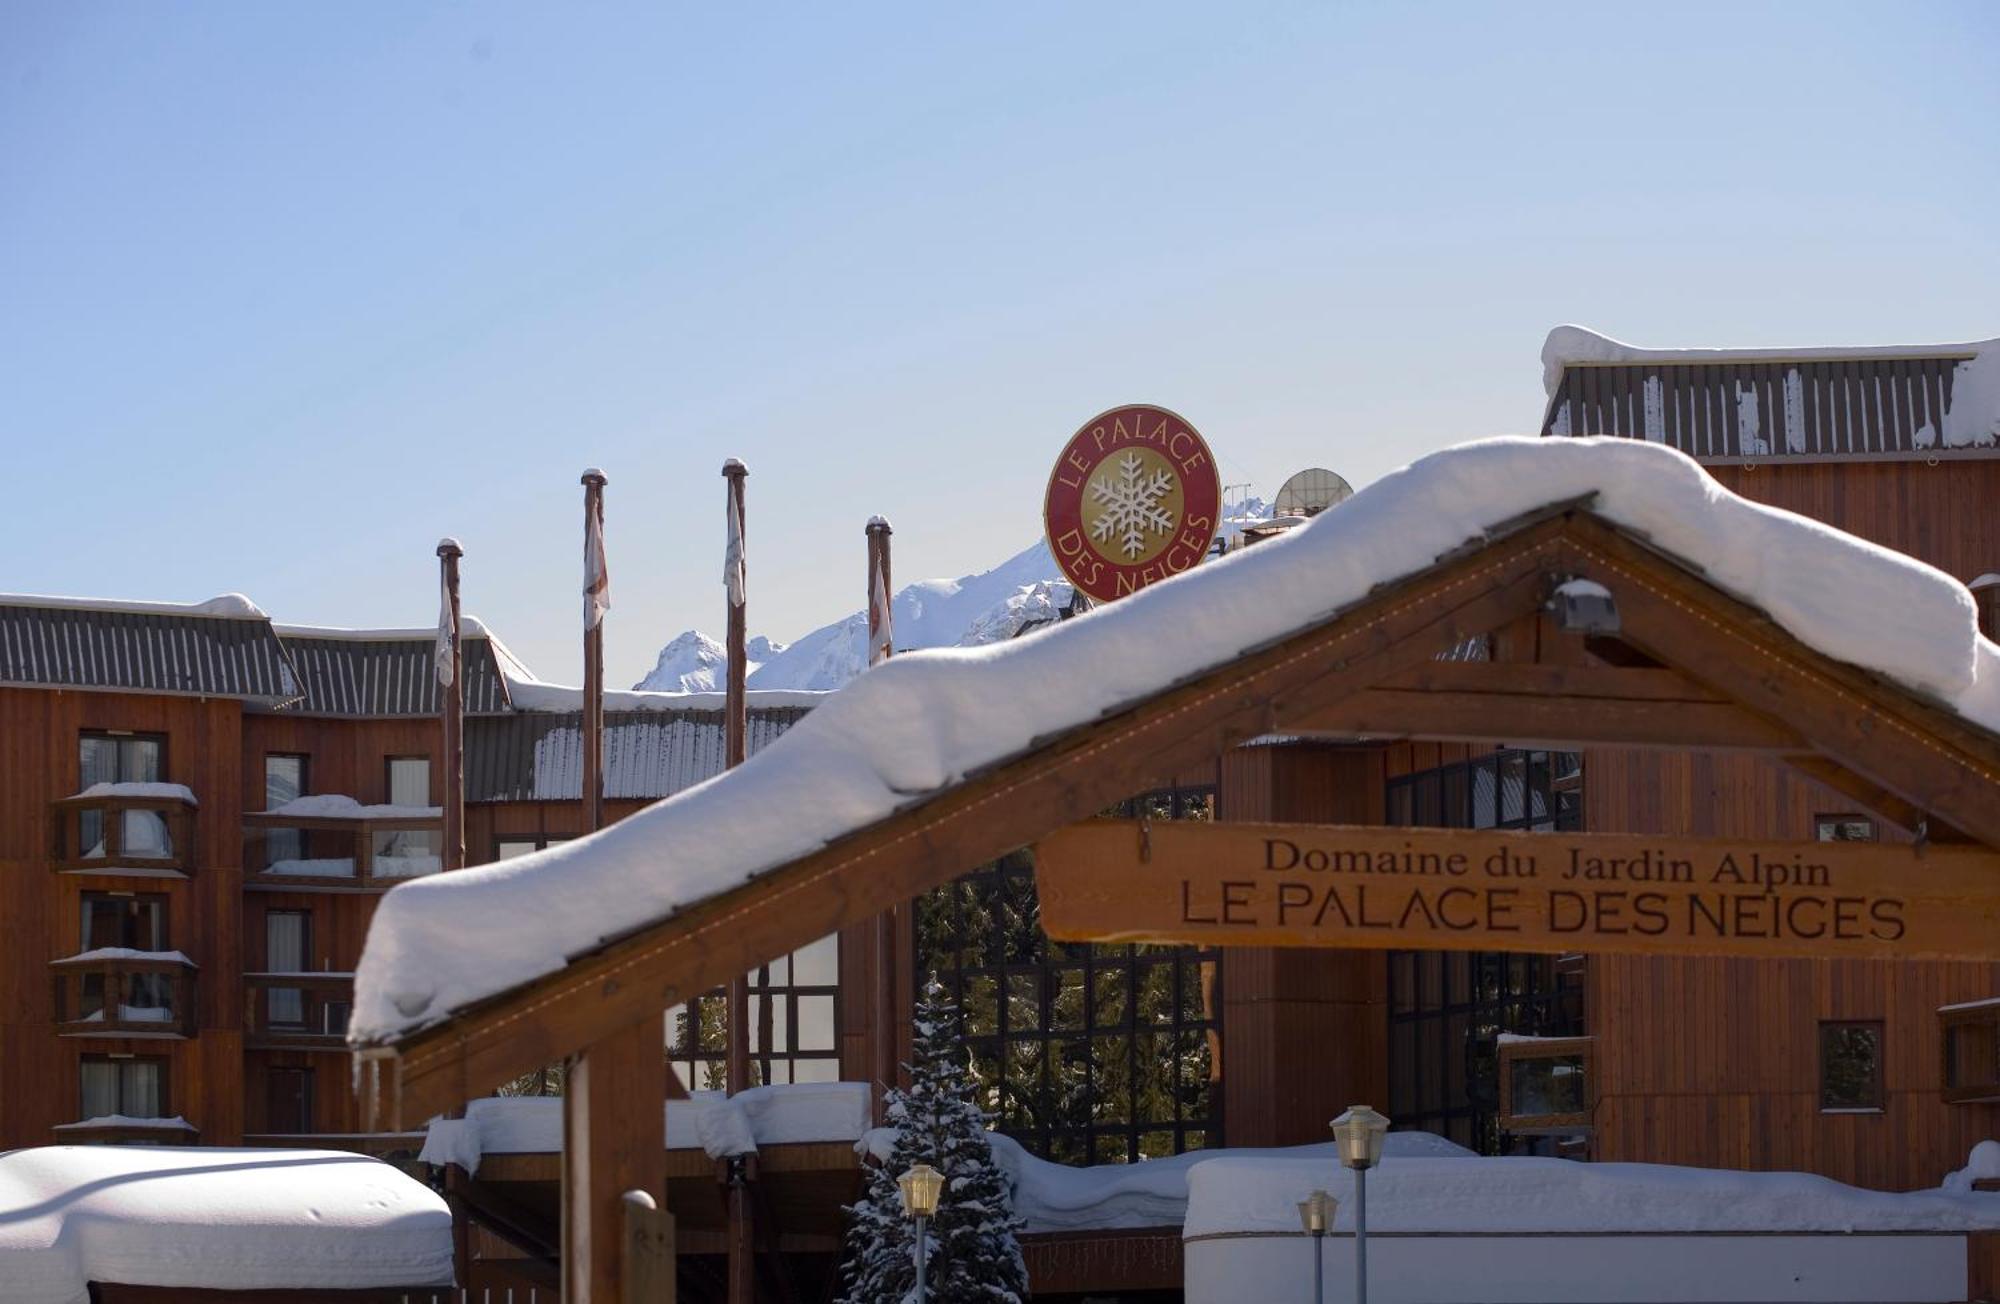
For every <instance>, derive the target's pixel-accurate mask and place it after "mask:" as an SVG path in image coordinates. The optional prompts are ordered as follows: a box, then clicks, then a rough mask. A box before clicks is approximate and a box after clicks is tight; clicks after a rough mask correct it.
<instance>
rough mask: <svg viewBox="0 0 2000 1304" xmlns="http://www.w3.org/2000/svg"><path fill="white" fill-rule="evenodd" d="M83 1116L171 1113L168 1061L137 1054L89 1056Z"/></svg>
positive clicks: (82, 1073)
mask: <svg viewBox="0 0 2000 1304" xmlns="http://www.w3.org/2000/svg"><path fill="white" fill-rule="evenodd" d="M80 1078H81V1088H82V1090H81V1095H82V1101H81V1112H80V1113H79V1114H78V1117H79V1118H85V1119H90V1118H106V1117H109V1116H111V1115H113V1114H123V1115H124V1116H125V1117H127V1118H165V1117H166V1116H167V1062H166V1061H165V1060H164V1059H155V1058H150V1057H141V1056H136V1055H86V1056H84V1057H83V1062H82V1065H81V1066H80Z"/></svg>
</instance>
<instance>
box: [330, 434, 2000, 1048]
mask: <svg viewBox="0 0 2000 1304" xmlns="http://www.w3.org/2000/svg"><path fill="white" fill-rule="evenodd" d="M1590 494H1595V495H1596V498H1595V505H1594V507H1593V509H1592V510H1594V511H1595V512H1596V513H1598V514H1599V515H1601V516H1603V517H1605V518H1606V519H1609V520H1611V521H1614V522H1616V523H1619V524H1621V525H1623V526H1625V527H1627V528H1630V529H1633V530H1635V531H1639V532H1642V533H1643V534H1645V535H1646V536H1647V538H1648V539H1649V540H1650V541H1651V542H1652V544H1653V545H1654V546H1656V547H1659V548H1661V549H1664V550H1665V551H1667V552H1668V553H1671V554H1673V555H1675V556H1677V557H1679V558H1680V559H1682V560H1683V561H1684V562H1686V563H1688V564H1689V565H1691V566H1693V567H1697V568H1699V569H1701V570H1702V571H1703V572H1704V573H1705V574H1706V576H1707V577H1708V578H1709V579H1710V580H1711V581H1712V582H1714V583H1715V584H1717V585H1719V586H1721V587H1722V588H1723V589H1725V590H1727V591H1730V592H1732V593H1734V594H1736V595H1737V596H1739V597H1741V598H1743V599H1744V600H1746V601H1748V602H1750V603H1752V604H1754V605H1756V606H1759V607H1761V608H1763V609H1764V610H1765V611H1766V612H1768V613H1769V614H1770V615H1771V616H1772V617H1773V618H1774V619H1775V620H1777V621H1778V623H1779V624H1781V625H1783V626H1784V627H1785V628H1786V629H1787V630H1789V631H1790V632H1791V633H1792V634H1794V635H1796V636H1797V637H1798V638H1799V639H1801V640H1802V641H1804V642H1805V643H1807V644H1810V645H1811V646H1813V647H1815V648H1817V649H1818V650H1819V651H1821V652H1822V653H1824V654H1826V655H1828V656H1831V657H1834V658H1836V659H1838V660H1842V661H1848V662H1853V663H1855V664H1858V665H1861V666H1864V667H1867V668H1869V669H1871V670H1874V671H1877V672H1880V673H1881V674H1884V675H1887V676H1889V677H1891V678H1893V679H1895V680H1898V681H1900V682H1901V683H1903V684H1905V685H1907V686H1908V687H1910V688H1911V689H1913V690H1915V691H1917V692H1921V693H1925V694H1928V695H1930V696H1932V697H1934V698H1936V699H1938V700H1940V701H1941V702H1943V703H1944V704H1946V705H1947V706H1949V707H1951V708H1952V709H1955V710H1957V711H1959V712H1960V713H1961V714H1963V715H1964V716H1965V717H1967V718H1968V719H1970V720H1972V721H1974V722H1976V723H1978V724H1981V725H1983V726H1984V727H1986V728H1988V729H1996V730H2000V648H1995V647H1994V646H1993V645H1992V644H1990V643H1985V642H1983V641H1982V640H1981V639H1980V637H1979V634H1978V629H1977V626H1976V623H1975V620H1974V612H1973V604H1972V595H1971V593H1970V592H1969V591H1968V590H1967V589H1966V588H1965V586H1964V585H1962V584H1960V583H1958V582H1957V581H1956V580H1954V579H1952V578H1951V577H1950V576H1948V575H1945V574H1944V573H1942V572H1941V571H1938V570H1935V569H1933V568H1931V567H1929V566H1926V565H1924V564H1923V563H1921V562H1918V561H1915V560H1912V559H1911V558H1908V557H1905V556H1902V555H1901V554H1899V553H1894V552H1890V551H1888V550H1887V549H1884V548H1880V547H1877V546H1876V545H1874V544H1871V543H1868V542H1865V541H1863V540H1861V539H1857V538H1854V537H1852V536H1850V535H1847V534H1843V533H1842V532H1840V531H1838V530H1835V529H1833V528H1832V527H1830V526H1826V525H1823V524H1820V523H1819V522H1816V521H1812V520H1809V519H1807V518H1805V517H1802V516H1797V515H1794V514H1792V513H1790V512H1784V511H1779V510H1777V509H1774V508H1770V507H1765V506H1762V505H1759V504H1757V503H1752V502H1749V501H1747V500H1745V499H1742V498H1738V497H1737V496H1736V495H1734V494H1732V493H1731V492H1729V491H1728V490H1727V489H1725V488H1723V487H1722V486H1721V485H1719V484H1717V483H1716V482H1715V481H1714V480H1713V479H1711V478H1710V477H1709V476H1708V475H1707V474H1706V473H1705V472H1703V471H1702V469H1701V468H1700V467H1699V466H1697V465H1696V464H1695V462H1694V461H1693V460H1692V459H1690V458H1688V457H1687V456H1686V455H1685V454H1682V453H1679V452H1676V451H1674V450H1673V449H1670V448H1666V447H1663V446H1659V445H1653V444H1646V443H1641V442H1639V441H1635V440H1626V439H1616V438H1600V439H1521V438H1507V439H1492V440H1485V441H1481V442H1477V443H1471V444H1464V445H1461V446H1459V447H1457V448H1452V449H1447V450H1445V451H1443V452H1440V453H1435V454H1432V455H1431V456H1429V457H1426V458H1423V459H1422V460H1420V461H1418V462H1416V463H1414V464H1413V465H1411V466H1408V467H1405V468H1403V469H1402V470H1400V471H1397V472H1395V473H1393V474H1391V475H1388V476H1385V477H1384V478H1383V479H1381V480H1380V481H1378V482H1376V483H1375V484H1373V485H1371V486H1370V487H1368V488H1367V489H1364V490H1362V491H1361V492H1360V493H1358V494H1356V495H1355V496H1354V497H1353V498H1351V499H1349V500H1348V501H1346V502H1345V503H1343V504H1341V505H1340V506H1339V507H1337V508H1334V509H1333V510H1331V511H1327V512H1324V513H1322V514H1320V515H1319V516H1317V517H1314V518H1313V519H1312V521H1311V522H1309V523H1308V524H1306V525H1304V526H1301V527H1299V528H1298V529H1295V530H1290V531H1287V532H1285V533H1284V534H1282V535H1280V536H1278V537H1276V538H1274V539H1271V540H1270V541H1268V542H1266V543H1261V544H1259V545H1257V546H1256V547H1254V548H1246V549H1244V550H1242V551H1241V552H1238V553H1235V554H1232V555H1230V556H1228V557H1224V558H1222V559H1220V560H1218V561H1215V562H1211V563H1208V564H1205V565H1203V566H1200V567H1198V568H1196V569H1194V570H1191V571H1187V572H1184V573H1183V574H1181V575H1179V576H1176V577H1174V578H1173V579H1171V580H1167V581H1165V582H1163V583H1160V584H1156V585H1153V586H1152V587H1150V588H1147V589H1145V590H1143V591H1141V592H1140V593H1138V594H1136V595H1134V596H1132V597H1129V598H1125V599H1123V600H1121V601H1119V602H1116V603H1110V604H1107V605H1105V606H1102V607H1100V608H1098V609H1096V610H1095V611H1093V612H1091V613H1090V614H1088V615H1085V616H1082V617H1079V618H1077V619H1075V620H1068V621H1064V622H1062V623H1061V624H1060V625H1058V626H1056V627H1055V628H1053V629H1050V630H1047V631H1044V632H1043V633H1041V634H1039V635H1038V636H1037V637H1034V638H1027V639H1016V640H1012V641H1010V642H1006V643H997V644H990V645H988V646H985V647H979V648H954V649H945V650H937V651H926V652H915V653H911V654H909V655H906V656H899V657H896V658H894V659H893V660H890V661H887V662H885V663H883V664H882V665H880V666H877V667H875V668H874V669H872V670H870V671H868V672H867V673H866V674H864V675H862V676H861V677H860V678H859V679H857V680H856V681H855V682H854V683H853V684H851V685H849V686H848V687H847V688H845V689H842V690H841V691H840V692H838V693H834V694H832V695H830V696H828V697H826V698H825V699H824V700H823V702H822V704H821V705H820V706H819V707H817V708H816V709H815V710H813V711H812V712H811V714H809V715H807V716H806V718H805V719H804V720H802V721H800V722H799V723H798V724H796V725H794V726H793V727H792V728H791V730H790V731H789V732H787V733H786V734H785V735H784V737H782V738H780V739H779V740H778V741H776V742H775V743H773V744H772V745H771V746H769V747H767V748H765V749H764V750H763V751H762V752H760V753H759V754H758V755H756V756H755V757H752V758H751V759H750V760H749V761H748V762H747V763H746V764H744V765H743V766H741V767H740V768H738V769H736V770H733V771H731V772H729V773H727V774H724V775H722V776H720V777H718V778H716V779H712V780H710V781H708V782H706V783H703V784H699V785H697V786H695V787H693V788H690V789H687V790H686V791H684V792H681V793H679V794H677V795H676V796H674V797H672V798H669V799H668V800H666V801H664V802H661V803H659V804H658V805H655V806H651V807H649V808H647V809H646V810H643V811H641V812H639V813H638V814H636V815H633V816H632V817H630V818H628V819H626V820H623V821H621V822H619V823H618V824H615V825H613V826H611V827H610V828H607V829H604V830H603V831H601V832H599V833H596V834H594V835H592V836H590V837H588V838H584V839H580V840H578V841H575V842H570V843H565V844H562V845H560V846H556V847H551V848H549V849H548V850H546V851H541V852H537V853H535V854H533V855H530V856H523V857H520V858H518V859H515V860H509V861H506V862H503V863H501V864H496V865H487V866H481V867H479V868H477V869H469V870H462V871H458V872H456V873H452V874H445V875H439V876H437V877H434V878H431V879H427V880H424V881H422V882H415V883H409V884H403V885H399V886H398V887H397V888H396V889H395V890H393V891H392V892H390V893H389V894H388V895H387V896H386V897H384V898H383V900H382V903H381V905H380V906H379V907H378V909H377V910H376V913H375V918H374V921H373V923H372V924H371V926H370V928H369V933H368V943H367V947H366V950H365V952H364V954H363V956H362V960H361V964H360V966H359V969H358V973H357V977H356V980H355V999H356V1004H355V1011H354V1019H353V1023H352V1025H351V1029H350V1032H349V1037H350V1040H351V1041H353V1042H354V1043H356V1044H367V1043H370V1042H374V1041H379V1040H382V1039H386V1038H388V1037H391V1036H395V1035H398V1034H401V1033H404V1032H407V1031H409V1030H411V1029H414V1028H416V1027H419V1026H421V1025H424V1024H428V1023H434V1022H437V1021H439V1020H441V1019H443V1018H445V1017H447V1016H449V1015H450V1014H451V1013H452V1012H453V1011H454V1010H456V1009H458V1008H460V1007H462V1006H464V1005H466V1004H469V1003H470V1002H472V1001H475V1000H479V999H481V998H483V997H488V996H493V995H496V994H498V993H500V992H503V991H506V990H508V989H509V988H513V987H516V986H519V985H521V984H523V983H526V982H529V981H531V980H533V979H535V978H538V977H540V976H542V975H544V974H548V973H552V972H554V971H556V970H558V969H560V968H562V967H563V966H564V965H565V964H566V963H567V962H568V960H569V958H570V957H572V956H575V955H578V954H581V953H584V952H587V951H590V950H592V949H594V948H595V947H597V946H599V945H600V944H602V943H603V942H604V941H605V940H606V939H607V938H609V937H611V936H614V935H618V934H623V933H629V932H630V931H632V929H633V928H634V927H637V926H640V925H643V924H645V923H646V922H648V921H652V920H658V919H663V918H666V917H667V916H669V915H671V914H673V913H674V912H676V911H679V910H683V909H686V908H688V907H689V906H692V905H695V904H697V903H699V902H701V901H703V900H705V899H707V898H709V897H712V896H714V895H716V894H718V893H721V892H725V891H728V890H729V889H731V888H734V887H738V886H740V885H741V884H743V883H744V882H745V881H747V880H749V879H750V878H752V877H754V876H756V875H757V874H759V873H762V872H764V871H766V870H769V869H772V868H773V867H776V866H779V865H783V864H786V863H788V862H790V861H793V860H797V859H798V858H800V857H802V856H806V855H810V854H811V853H813V852H815V851H817V850H819V849H820V848H822V847H824V846H826V845H827V844H828V843H829V842H831V841H833V840H834V839H836V838H839V837H842V836H844V835H847V834H850V833H853V832H855V831H856V830H859V829H862V828H865V827H867V826H868V825H869V824H872V823H874V822H876V821H878V820H881V819H883V818H885V817H886V816H888V815H890V814H892V813H894V812H895V811H896V810H898V809H900V808H902V807H905V806H908V805H911V804H914V803H915V802H917V801H920V800H922V799H924V798H926V797H928V796H930V795H932V794H934V793H936V792H937V791H938V790H939V789H941V788H944V787H946V786H947V785H950V784H954V783H956V782H958V781H960V780H961V779H963V778H964V776H965V775H967V774H969V773H971V772H973V771H975V770H978V769H980V768H982V767H985V766H990V765H993V764H995V763H998V762H1001V761H1004V760H1006V759H1008V758H1009V757H1013V756H1016V755H1019V754H1021V753H1023V752H1025V751H1027V750H1029V749H1030V748H1031V747H1033V746H1034V744H1035V742H1036V741H1037V740H1038V739H1043V738H1048V737H1050V736H1053V735H1056V734H1059V733H1061V732H1063V731H1064V730H1067V729H1071V728H1075V727H1077V726H1080V725H1083V724H1086V723H1088V722H1090V721H1092V720H1095V719H1098V718H1099V717H1101V716H1103V715H1104V714H1106V713H1107V712H1111V711H1115V710H1118V709H1120V708H1122V707H1123V706H1125V705H1127V704H1129V703H1132V702H1134V701H1136V700H1139V699H1142V698H1144V697H1146V696H1148V695H1151V694H1153V693H1157V692H1159V691H1161V690H1163V689H1165V688H1167V687H1168V686H1170V685H1172V684H1175V683H1178V682H1180V681H1183V680H1186V679H1188V678H1191V677H1193V676H1196V675H1199V674H1202V673H1204V672H1207V671H1210V670H1213V669H1215V668H1217V667H1220V666H1224V665H1227V664H1229V663H1230V662H1231V661H1233V660H1235V659H1236V658H1237V657H1239V656H1241V655H1242V654H1243V653H1244V652H1245V651H1246V650H1247V649H1250V648H1255V647H1258V646H1260V645H1263V644H1266V643H1269V642H1272V641H1273V640H1276V639H1278V638H1282V637H1284V636H1286V635H1289V634H1293V633H1296V632H1298V631H1301V630H1304V629H1307V628H1310V627H1312V626H1314V625H1316V624H1318V623H1320V622H1323V621H1325V620H1327V619H1329V618H1331V617H1332V616H1334V615H1335V614H1336V613H1338V612H1339V611H1341V610H1342V609H1344V608H1346V607H1348V606H1350V605H1352V604H1354V603H1356V602H1358V601H1360V600H1361V599H1363V598H1365V597H1366V596H1367V595H1368V593H1369V592H1370V590H1372V589H1373V588H1375V587H1376V586H1377V585H1380V584H1383V583H1386V582H1389V581H1393V580H1396V579H1399V578H1402V577H1404V576H1408V575H1412V574H1414V573H1416V572H1419V571H1422V570H1424V569H1426V568H1427V567H1429V566H1431V565H1432V564H1433V563H1434V562H1435V561H1436V559H1437V558H1438V557H1440V556H1441V555H1443V554H1445V553H1447V552H1450V551H1452V550H1453V549H1456V548H1458V547H1460V546H1461V545H1463V544H1465V543H1466V542H1467V541H1468V540H1473V539H1478V538H1480V537H1482V536H1483V535H1484V534H1485V532H1486V531H1487V530H1488V529H1489V528H1491V527H1493V526H1496V525H1499V524H1501V523H1504V522H1507V521H1510V520H1513V519H1516V518H1518V517H1520V516H1522V515H1523V514H1525V513H1528V512H1532V511H1535V510H1537V509H1540V508H1544V507H1548V506H1552V505H1554V504H1558V503H1564V502H1569V501H1572V500H1575V499H1578V498H1580V497H1582V496H1585V495H1590Z"/></svg>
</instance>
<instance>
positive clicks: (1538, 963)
mask: <svg viewBox="0 0 2000 1304" xmlns="http://www.w3.org/2000/svg"><path fill="white" fill-rule="evenodd" d="M1386 795H1387V800H1388V812H1387V814H1388V822H1389V823H1390V824H1396V825H1405V826H1413V827H1431V828H1460V829H1464V828H1473V829H1489V828H1503V829H1529V830H1543V831H1546V830H1551V829H1554V830H1563V831H1569V830H1575V829H1580V828H1582V827H1583V757H1582V754H1581V753H1578V752H1546V751H1524V750H1518V749H1511V750H1503V751H1497V752H1488V753H1486V754H1484V755H1480V756H1474V757H1472V758H1471V759H1469V760H1465V761H1460V762H1456V763H1454V764H1450V765H1443V766H1439V767H1437V768H1435V769H1428V770H1420V771H1417V772H1415V773H1411V774H1406V775H1402V776H1399V777H1396V778H1392V779H1390V780H1389V782H1388V785H1387V789H1386ZM1582 980H1583V969H1582V966H1581V964H1580V963H1575V962H1572V961H1571V960H1570V959H1569V958H1558V957H1555V956H1544V955H1519V954H1508V953H1501V952H1485V951H1479V952H1448V951H1391V952H1390V953H1389V1111H1388V1112H1389V1116H1390V1117H1391V1118H1393V1119H1395V1120H1396V1122H1397V1123H1398V1124H1399V1125H1401V1126H1406V1127H1413V1128H1422V1129H1424V1130H1426V1131H1430V1132H1435V1133H1437V1134H1438V1135H1440V1136H1444V1137H1448V1138H1450V1139H1451V1140H1453V1141H1456V1142H1458V1143H1459V1144H1460V1145H1464V1146H1468V1147H1470V1148H1471V1149H1474V1150H1477V1151H1479V1152H1480V1153H1481V1154H1499V1153H1502V1151H1503V1150H1504V1151H1508V1152H1512V1153H1523V1152H1525V1153H1531V1154H1558V1153H1561V1152H1562V1151H1561V1148H1560V1145H1559V1142H1558V1139H1557V1137H1558V1134H1556V1133H1554V1132H1551V1133H1547V1134H1543V1133H1541V1132H1539V1131H1535V1132H1527V1131H1525V1130H1521V1132H1520V1134H1518V1135H1512V1134H1503V1133H1508V1132H1509V1131H1510V1130H1508V1129H1505V1128H1503V1121H1502V1109H1503V1100H1502V1086H1503V1082H1502V1076H1501V1074H1502V1066H1501V1062H1500V1061H1501V1055H1500V1048H1499V1038H1500V1034H1502V1033H1513V1034H1517V1035H1523V1036H1534V1037H1562V1038H1577V1037H1581V1036H1582V1035H1583V1032H1584V1026H1583V981H1582ZM1585 1130H1587V1129H1586V1128H1584V1127H1576V1128H1570V1129H1566V1131H1567V1132H1568V1133H1570V1134H1574V1133H1579V1132H1582V1131H1585Z"/></svg>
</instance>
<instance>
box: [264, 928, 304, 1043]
mask: <svg viewBox="0 0 2000 1304" xmlns="http://www.w3.org/2000/svg"><path fill="white" fill-rule="evenodd" d="M311 954H312V914H311V912H310V911H306V910H267V911H265V912H264V967H265V971H266V972H267V973H305V972H307V957H308V956H310V955H311ZM264 998H265V1014H264V1017H265V1019H266V1020H267V1021H268V1022H269V1023H270V1026H271V1027H273V1028H291V1029H297V1028H301V1027H303V1026H304V1025H305V1017H306V1014H305V993H304V992H303V991H301V990H300V989H299V988H297V987H273V988H271V989H270V990H269V991H267V992H265V993H264Z"/></svg>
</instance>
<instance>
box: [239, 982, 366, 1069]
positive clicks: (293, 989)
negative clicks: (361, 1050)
mask: <svg viewBox="0 0 2000 1304" xmlns="http://www.w3.org/2000/svg"><path fill="white" fill-rule="evenodd" d="M243 986H244V995H245V1006H244V1011H243V1045H244V1047H245V1048H246V1049H248V1050H345V1049H347V1017H348V1015H349V1014H350V1013H351V1012H352V1011H353V1009H354V975H353V974H351V973H246V974H244V975H243Z"/></svg>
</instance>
